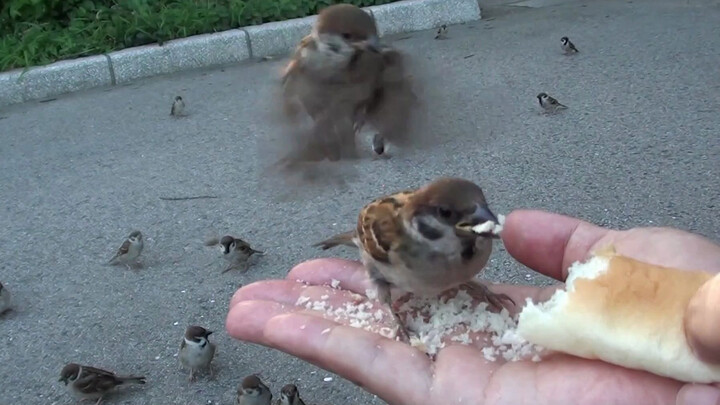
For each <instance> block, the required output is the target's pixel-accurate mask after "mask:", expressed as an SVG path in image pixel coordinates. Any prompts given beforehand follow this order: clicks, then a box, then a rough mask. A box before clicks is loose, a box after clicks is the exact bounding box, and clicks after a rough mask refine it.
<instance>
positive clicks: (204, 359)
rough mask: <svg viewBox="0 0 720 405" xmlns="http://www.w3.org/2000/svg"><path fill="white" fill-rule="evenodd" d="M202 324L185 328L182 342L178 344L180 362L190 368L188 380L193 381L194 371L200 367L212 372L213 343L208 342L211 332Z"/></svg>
mask: <svg viewBox="0 0 720 405" xmlns="http://www.w3.org/2000/svg"><path fill="white" fill-rule="evenodd" d="M212 333H213V332H212V331H209V330H207V329H205V328H203V327H202V326H195V325H191V326H188V327H187V329H186V330H185V335H184V336H183V340H182V343H181V344H180V353H179V354H178V357H179V358H180V364H182V366H183V367H185V368H189V369H190V377H189V380H190V381H195V372H196V371H198V370H201V369H209V370H210V374H211V375H212V374H213V370H212V364H211V363H212V360H213V357H215V348H216V346H215V344H214V343H212V342H210V340H208V339H209V337H210V335H211V334H212Z"/></svg>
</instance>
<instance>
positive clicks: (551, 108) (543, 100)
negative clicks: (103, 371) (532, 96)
mask: <svg viewBox="0 0 720 405" xmlns="http://www.w3.org/2000/svg"><path fill="white" fill-rule="evenodd" d="M537 99H538V103H540V107H542V108H543V109H544V110H545V111H546V112H556V111H557V110H564V109H566V108H567V106H565V105H563V104H560V102H559V101H557V100H556V99H554V98H553V97H551V96H549V95H548V94H547V93H540V94H538V95H537Z"/></svg>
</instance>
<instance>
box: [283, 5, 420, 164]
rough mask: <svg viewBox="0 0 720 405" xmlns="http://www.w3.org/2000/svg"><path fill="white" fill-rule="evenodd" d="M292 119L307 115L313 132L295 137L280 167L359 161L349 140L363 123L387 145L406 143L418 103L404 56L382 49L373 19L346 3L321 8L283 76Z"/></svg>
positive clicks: (301, 133)
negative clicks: (389, 143) (379, 135)
mask: <svg viewBox="0 0 720 405" xmlns="http://www.w3.org/2000/svg"><path fill="white" fill-rule="evenodd" d="M282 80H283V98H284V101H283V105H284V108H285V113H286V114H287V116H288V117H290V118H297V117H298V116H299V115H301V114H307V115H308V116H309V117H310V118H311V119H312V121H313V125H312V129H311V130H309V131H305V132H300V131H297V133H296V134H294V135H292V136H291V137H290V138H292V139H290V141H291V142H292V143H293V145H292V147H291V151H290V152H289V153H288V154H287V155H286V156H285V157H284V158H283V159H281V165H284V166H286V167H293V165H294V164H295V163H299V162H319V161H322V160H325V159H327V160H330V161H338V160H343V159H349V160H352V159H356V158H358V157H359V154H358V151H357V146H356V144H355V138H356V135H357V133H359V132H360V131H361V130H362V127H363V126H364V125H365V123H366V122H367V123H368V124H369V125H371V126H373V127H374V128H375V129H376V130H378V131H379V132H380V133H381V134H382V135H383V136H384V137H385V139H386V140H388V141H390V142H397V143H403V142H405V141H407V139H408V138H409V135H408V134H407V131H406V129H407V126H408V123H409V120H410V115H411V112H412V110H413V107H414V106H415V105H416V102H417V98H416V96H415V94H414V92H413V90H412V89H411V87H412V86H411V82H410V77H409V75H408V74H407V72H406V68H405V66H404V56H403V55H402V54H401V53H400V52H399V51H397V50H395V49H393V48H391V47H389V46H384V45H381V44H380V42H379V39H378V34H377V27H376V26H375V22H374V21H373V19H372V17H371V16H370V15H369V14H368V13H366V12H365V11H363V10H362V9H361V8H359V7H356V6H354V5H350V4H335V5H331V6H329V7H326V8H324V9H323V10H321V11H320V13H319V14H318V19H317V22H316V24H315V26H314V27H313V29H312V32H311V33H310V35H308V36H306V37H305V38H303V40H302V41H301V42H300V45H299V46H298V48H297V49H296V51H295V53H294V56H293V58H292V60H291V61H290V62H289V64H288V65H287V67H286V69H285V71H284V74H283V79H282Z"/></svg>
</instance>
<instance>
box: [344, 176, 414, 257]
mask: <svg viewBox="0 0 720 405" xmlns="http://www.w3.org/2000/svg"><path fill="white" fill-rule="evenodd" d="M412 193H413V191H411V190H406V191H401V192H398V193H395V194H391V195H389V196H386V197H381V198H378V199H376V200H375V201H373V202H371V203H370V204H368V205H366V206H365V207H364V208H363V209H362V210H361V211H360V215H359V216H358V223H357V233H358V237H359V239H360V241H361V243H362V245H363V247H364V249H365V251H366V252H367V253H368V254H369V255H370V256H372V258H373V259H375V260H377V261H379V262H383V263H389V262H390V256H389V252H390V251H391V250H392V249H393V248H395V247H396V244H397V243H400V241H401V240H402V234H403V233H404V232H405V231H404V227H403V223H402V218H401V217H400V211H401V209H402V207H404V206H405V205H406V204H407V202H408V200H409V199H410V196H411V195H412Z"/></svg>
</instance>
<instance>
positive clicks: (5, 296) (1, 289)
mask: <svg viewBox="0 0 720 405" xmlns="http://www.w3.org/2000/svg"><path fill="white" fill-rule="evenodd" d="M11 301H12V294H10V290H8V289H7V288H5V286H4V285H3V284H2V283H0V315H2V314H3V313H5V312H6V311H8V310H10V303H11Z"/></svg>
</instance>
